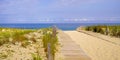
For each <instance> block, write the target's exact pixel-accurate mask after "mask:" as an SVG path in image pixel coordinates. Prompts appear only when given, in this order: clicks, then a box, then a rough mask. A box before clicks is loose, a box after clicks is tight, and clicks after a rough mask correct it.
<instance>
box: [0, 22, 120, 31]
mask: <svg viewBox="0 0 120 60" xmlns="http://www.w3.org/2000/svg"><path fill="white" fill-rule="evenodd" d="M54 25H55V26H57V27H58V28H59V29H62V30H75V29H76V28H77V27H79V26H90V25H120V23H39V24H0V27H5V28H22V29H39V28H47V27H51V26H54Z"/></svg>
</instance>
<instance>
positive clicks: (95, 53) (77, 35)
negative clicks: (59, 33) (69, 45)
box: [64, 31, 120, 60]
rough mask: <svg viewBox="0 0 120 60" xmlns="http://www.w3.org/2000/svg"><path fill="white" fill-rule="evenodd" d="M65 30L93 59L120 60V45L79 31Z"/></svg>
mask: <svg viewBox="0 0 120 60" xmlns="http://www.w3.org/2000/svg"><path fill="white" fill-rule="evenodd" d="M64 32H65V33H66V34H68V35H69V36H70V37H71V38H72V39H73V41H75V42H76V43H77V44H78V45H80V47H81V48H82V49H83V50H84V51H85V52H86V53H87V54H88V56H90V57H91V58H92V60H120V46H119V45H116V44H113V43H110V42H107V41H104V40H102V39H99V38H97V37H94V36H90V35H87V34H85V33H81V32H77V31H64ZM106 38H107V37H106ZM113 40H114V39H113ZM117 42H118V41H117ZM119 42H120V41H119Z"/></svg>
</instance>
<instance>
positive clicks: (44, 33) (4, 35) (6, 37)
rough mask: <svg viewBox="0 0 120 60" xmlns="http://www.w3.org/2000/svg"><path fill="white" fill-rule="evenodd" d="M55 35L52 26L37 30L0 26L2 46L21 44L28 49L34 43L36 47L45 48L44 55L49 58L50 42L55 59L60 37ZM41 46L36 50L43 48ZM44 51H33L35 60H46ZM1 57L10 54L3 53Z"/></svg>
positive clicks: (0, 44) (0, 42)
mask: <svg viewBox="0 0 120 60" xmlns="http://www.w3.org/2000/svg"><path fill="white" fill-rule="evenodd" d="M53 35H54V34H53V29H52V28H42V29H37V30H33V29H17V28H0V47H3V46H4V45H6V44H8V45H11V44H12V46H14V47H15V46H19V45H20V46H21V48H22V47H23V48H25V49H28V48H29V47H30V46H33V47H34V45H36V46H35V47H37V46H39V48H44V49H43V50H44V51H42V52H45V54H44V55H45V57H46V58H48V44H50V50H49V51H50V55H52V58H53V59H54V58H55V53H56V52H57V44H58V38H57V35H56V34H55V36H53ZM37 43H39V44H37ZM5 47H6V46H5ZM39 48H36V50H38V51H39V50H41V49H39ZM8 49H9V48H8ZM28 51H29V50H28ZM0 52H2V51H0ZM42 52H35V53H33V54H32V55H31V56H32V58H33V60H44V59H45V57H43V55H41V53H42ZM0 57H3V58H7V57H9V56H7V55H5V54H1V55H0Z"/></svg>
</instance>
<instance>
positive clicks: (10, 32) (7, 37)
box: [0, 28, 34, 46]
mask: <svg viewBox="0 0 120 60" xmlns="http://www.w3.org/2000/svg"><path fill="white" fill-rule="evenodd" d="M30 32H34V30H28V29H14V28H0V46H1V45H3V44H5V43H10V42H11V43H13V44H14V43H15V42H22V41H25V40H27V38H26V37H25V36H24V35H25V34H28V33H30Z"/></svg>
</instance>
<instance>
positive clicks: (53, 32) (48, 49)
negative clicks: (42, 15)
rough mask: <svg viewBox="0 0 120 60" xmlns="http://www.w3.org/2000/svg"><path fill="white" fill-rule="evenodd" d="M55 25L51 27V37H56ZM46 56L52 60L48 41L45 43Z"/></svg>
mask: <svg viewBox="0 0 120 60" xmlns="http://www.w3.org/2000/svg"><path fill="white" fill-rule="evenodd" d="M56 34H57V32H56V27H55V26H53V27H52V36H51V37H52V38H54V37H56ZM47 56H48V59H47V60H54V56H53V55H52V54H51V43H48V44H47Z"/></svg>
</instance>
